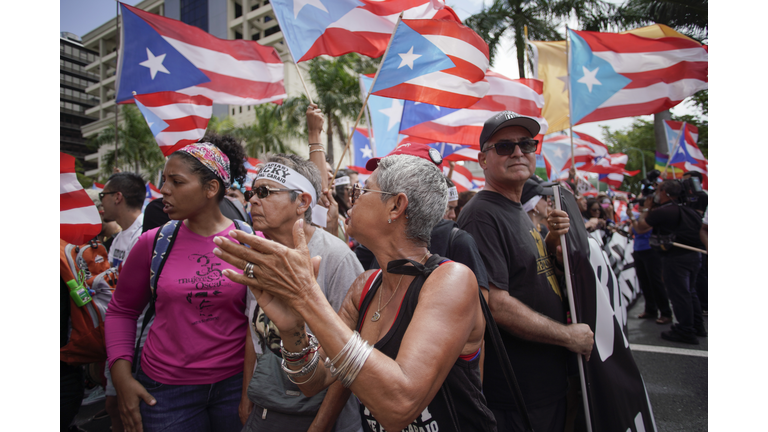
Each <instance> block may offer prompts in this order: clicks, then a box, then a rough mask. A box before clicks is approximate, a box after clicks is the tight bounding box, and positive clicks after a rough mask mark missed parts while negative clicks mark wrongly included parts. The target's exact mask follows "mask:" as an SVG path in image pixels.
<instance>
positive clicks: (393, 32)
mask: <svg viewBox="0 0 768 432" xmlns="http://www.w3.org/2000/svg"><path fill="white" fill-rule="evenodd" d="M404 13H405V11H403V12H400V15H399V16H398V17H397V23H395V28H394V29H393V30H392V36H390V37H389V42H388V43H387V49H386V50H385V51H384V55H383V56H382V57H381V63H379V68H378V69H376V75H374V76H373V81H372V82H371V89H370V90H368V93H366V95H365V100H364V101H363V107H362V108H361V109H360V112H359V113H358V114H357V120H355V126H354V127H353V128H352V130H355V129H357V125H358V124H359V123H360V117H362V116H363V111H365V106H366V105H368V98H369V97H371V93H373V87H374V86H375V85H376V79H377V78H379V73H381V67H382V66H383V65H384V61H386V60H387V54H388V53H389V48H390V47H391V46H392V39H394V37H395V32H396V31H397V27H399V26H400V22H402V20H403V14H404ZM352 135H353V134H350V135H349V139H347V145H346V146H345V147H344V151H343V152H342V153H341V157H340V158H339V164H338V165H336V171H334V173H333V178H336V173H338V172H339V168H341V164H342V162H343V159H344V155H346V154H347V151H348V150H349V145H350V144H352Z"/></svg>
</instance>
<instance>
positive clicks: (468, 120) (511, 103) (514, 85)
mask: <svg viewBox="0 0 768 432" xmlns="http://www.w3.org/2000/svg"><path fill="white" fill-rule="evenodd" d="M484 81H486V82H488V84H489V85H490V88H489V90H488V93H486V95H485V96H484V97H483V98H482V99H481V100H479V101H478V102H477V103H475V104H474V105H472V106H471V107H469V108H464V109H460V110H456V111H453V112H451V113H450V114H447V115H445V116H443V117H439V118H437V119H434V120H431V121H427V122H424V123H421V124H418V125H415V126H412V127H409V128H408V129H405V130H401V131H400V133H401V134H403V135H411V136H415V137H420V138H425V139H429V140H432V141H433V142H446V143H453V144H463V145H471V146H472V148H474V149H477V150H479V149H480V132H481V131H482V130H483V124H485V121H486V120H488V119H489V118H490V117H491V116H493V115H494V114H496V113H498V112H501V111H504V110H509V111H512V112H515V113H517V114H520V115H524V116H527V117H533V118H535V119H536V120H538V121H539V123H540V124H541V131H542V132H546V130H547V128H548V125H547V121H546V120H544V117H542V115H541V109H542V107H543V106H544V96H543V95H542V93H543V91H544V84H543V83H542V81H541V80H537V79H510V78H507V77H505V76H504V75H501V74H500V73H497V72H493V71H491V70H488V71H486V74H485V79H484ZM537 139H539V140H540V141H543V136H538V137H537Z"/></svg>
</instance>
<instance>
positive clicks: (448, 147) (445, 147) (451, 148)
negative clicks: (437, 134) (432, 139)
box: [428, 142, 471, 158]
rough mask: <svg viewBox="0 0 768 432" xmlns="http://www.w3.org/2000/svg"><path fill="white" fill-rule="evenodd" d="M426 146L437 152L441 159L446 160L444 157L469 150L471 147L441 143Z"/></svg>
mask: <svg viewBox="0 0 768 432" xmlns="http://www.w3.org/2000/svg"><path fill="white" fill-rule="evenodd" d="M428 145H429V146H430V147H432V148H433V149H435V150H437V151H439V152H440V155H441V156H442V157H443V158H446V157H448V156H450V155H452V154H454V153H456V152H457V151H459V150H463V149H465V148H470V147H471V146H468V145H461V144H448V143H442V142H437V143H431V144H428Z"/></svg>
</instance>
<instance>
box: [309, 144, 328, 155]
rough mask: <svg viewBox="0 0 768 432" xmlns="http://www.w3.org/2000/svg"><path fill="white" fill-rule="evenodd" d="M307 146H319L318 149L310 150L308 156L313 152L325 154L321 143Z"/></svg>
mask: <svg viewBox="0 0 768 432" xmlns="http://www.w3.org/2000/svg"><path fill="white" fill-rule="evenodd" d="M309 146H310V147H312V146H320V148H319V149H317V148H316V149H313V150H310V151H309V154H310V155H311V154H312V153H314V152H325V147H324V146H323V144H322V143H310V144H309Z"/></svg>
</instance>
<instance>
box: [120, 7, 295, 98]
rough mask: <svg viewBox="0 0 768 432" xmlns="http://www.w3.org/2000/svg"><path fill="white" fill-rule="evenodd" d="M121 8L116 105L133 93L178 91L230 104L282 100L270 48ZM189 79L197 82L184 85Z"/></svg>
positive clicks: (280, 71) (279, 66) (280, 70)
mask: <svg viewBox="0 0 768 432" xmlns="http://www.w3.org/2000/svg"><path fill="white" fill-rule="evenodd" d="M121 7H122V11H123V12H122V15H123V20H122V21H123V26H122V27H123V37H121V44H122V41H125V44H124V46H122V47H121V50H120V58H119V61H118V94H117V101H118V102H125V101H130V99H131V97H132V92H133V91H135V92H136V93H138V94H145V93H155V92H159V91H178V92H180V93H184V94H188V95H202V96H206V97H208V98H210V99H211V100H213V102H214V103H217V104H230V105H258V104H261V103H265V102H276V101H279V100H282V99H285V98H286V93H285V87H284V85H283V75H284V66H283V61H282V60H280V56H279V55H278V53H277V51H276V50H275V48H274V47H268V46H264V45H261V44H259V43H257V42H256V41H249V40H242V39H238V40H225V39H219V38H217V37H215V36H213V35H211V34H209V33H207V32H205V31H203V30H201V29H199V28H197V27H195V26H192V25H187V24H184V23H183V22H181V21H178V20H174V19H170V18H166V17H162V16H159V15H155V14H153V13H149V12H146V11H143V10H141V9H138V8H135V7H132V6H128V5H126V4H122V3H121ZM191 76H195V77H199V78H200V79H193V80H192V81H189V79H190V77H191ZM206 77H207V82H206ZM180 83H186V84H189V85H190V86H187V85H186V84H180Z"/></svg>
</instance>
